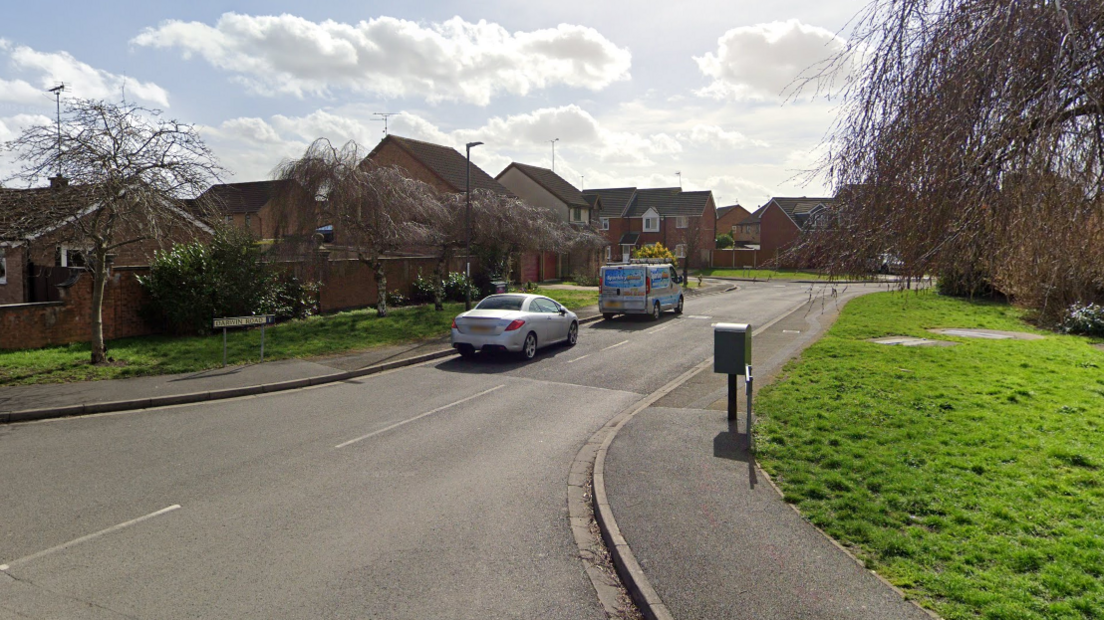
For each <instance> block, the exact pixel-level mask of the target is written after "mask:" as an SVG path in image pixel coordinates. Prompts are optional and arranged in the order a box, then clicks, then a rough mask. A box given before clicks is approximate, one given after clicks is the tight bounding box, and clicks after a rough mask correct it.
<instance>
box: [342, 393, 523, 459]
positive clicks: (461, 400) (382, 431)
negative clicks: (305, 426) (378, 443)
mask: <svg viewBox="0 0 1104 620" xmlns="http://www.w3.org/2000/svg"><path fill="white" fill-rule="evenodd" d="M504 387H506V384H505V383H504V384H502V385H497V386H495V387H493V388H491V389H489V390H483V391H482V392H480V393H478V394H473V395H471V396H469V397H467V398H461V399H460V400H458V401H456V402H454V403H449V404H447V405H443V406H441V407H438V408H436V409H433V410H431V411H427V412H425V413H422V414H419V415H416V416H414V417H413V418H409V419H407V420H403V421H402V422H396V423H395V424H392V425H391V426H388V427H387V428H381V429H379V430H378V431H373V432H371V433H368V434H367V435H362V436H360V437H357V438H356V439H350V440H349V441H346V442H345V443H339V444H337V445H336V446H334V449H335V450H336V449H337V448H344V447H345V446H348V445H352V444H354V443H356V442H358V441H364V440H365V439H368V438H370V437H375V436H376V435H379V434H382V433H386V432H387V431H390V430H394V429H396V428H398V427H400V426H402V425H404V424H410V423H411V422H413V421H415V420H420V419H422V418H424V417H426V416H427V415H433V414H435V413H437V412H439V411H444V410H445V409H448V408H449V407H455V406H456V405H459V404H460V403H466V402H468V401H469V400H472V399H475V398H479V397H480V396H483V395H485V394H490V393H491V392H493V391H495V390H498V389H501V388H504Z"/></svg>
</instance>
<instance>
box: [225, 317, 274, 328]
mask: <svg viewBox="0 0 1104 620" xmlns="http://www.w3.org/2000/svg"><path fill="white" fill-rule="evenodd" d="M275 322H276V315H274V314H258V315H255V316H224V317H220V318H217V319H215V329H224V328H227V327H250V326H253V325H272V324H273V323H275Z"/></svg>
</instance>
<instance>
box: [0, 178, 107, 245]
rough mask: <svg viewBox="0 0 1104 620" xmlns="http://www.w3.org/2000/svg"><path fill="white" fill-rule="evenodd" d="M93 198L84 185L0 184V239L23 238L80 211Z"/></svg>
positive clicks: (89, 204) (93, 193)
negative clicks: (23, 186) (26, 186)
mask: <svg viewBox="0 0 1104 620" xmlns="http://www.w3.org/2000/svg"><path fill="white" fill-rule="evenodd" d="M95 200H96V197H95V192H94V191H93V189H92V187H91V186H88V185H83V186H81V185H72V186H67V187H62V188H58V189H53V188H49V187H40V188H33V189H10V188H0V239H4V240H9V241H14V240H17V239H23V238H25V237H27V236H28V235H32V234H34V233H37V232H40V231H42V230H44V229H46V228H49V227H50V226H53V225H55V224H58V223H59V222H60V221H62V220H64V219H65V218H67V217H71V216H73V215H76V214H77V213H80V212H81V211H82V210H84V209H85V208H87V207H90V206H92V205H93V204H94V203H95Z"/></svg>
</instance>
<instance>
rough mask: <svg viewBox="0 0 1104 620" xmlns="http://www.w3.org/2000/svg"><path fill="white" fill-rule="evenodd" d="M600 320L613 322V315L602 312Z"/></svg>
mask: <svg viewBox="0 0 1104 620" xmlns="http://www.w3.org/2000/svg"><path fill="white" fill-rule="evenodd" d="M602 318H603V319H605V320H607V321H612V320H613V313H612V312H603V313H602Z"/></svg>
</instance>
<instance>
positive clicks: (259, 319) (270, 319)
mask: <svg viewBox="0 0 1104 620" xmlns="http://www.w3.org/2000/svg"><path fill="white" fill-rule="evenodd" d="M274 323H276V315H275V314H255V315H251V316H224V317H219V318H217V319H215V321H214V324H213V325H214V328H215V329H220V328H221V329H222V367H223V368H226V330H227V329H229V328H231V327H255V326H257V325H260V326H261V361H262V362H264V344H265V326H267V325H272V324H274Z"/></svg>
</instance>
